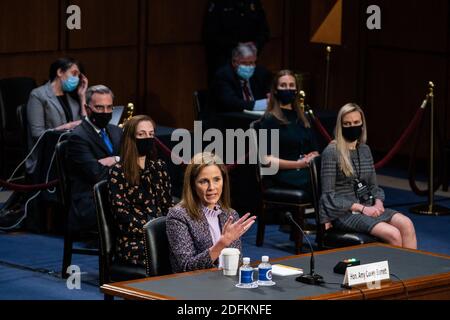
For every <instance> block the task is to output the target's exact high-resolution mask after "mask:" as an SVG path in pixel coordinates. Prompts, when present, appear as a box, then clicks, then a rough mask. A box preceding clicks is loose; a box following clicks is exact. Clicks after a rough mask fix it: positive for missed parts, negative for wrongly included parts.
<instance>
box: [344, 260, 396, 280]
mask: <svg viewBox="0 0 450 320" xmlns="http://www.w3.org/2000/svg"><path fill="white" fill-rule="evenodd" d="M389 278H390V277H389V264H388V262H387V261H382V262H375V263H369V264H363V265H359V266H354V267H348V268H347V269H346V271H345V276H344V284H346V285H349V286H354V285H358V284H364V283H374V282H378V281H382V280H389Z"/></svg>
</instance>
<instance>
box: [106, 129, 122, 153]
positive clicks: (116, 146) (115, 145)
mask: <svg viewBox="0 0 450 320" xmlns="http://www.w3.org/2000/svg"><path fill="white" fill-rule="evenodd" d="M111 127H112V125H108V126H107V127H106V132H107V133H108V136H109V138H110V139H111V143H112V144H113V153H114V154H119V149H120V137H119V139H116V136H115V135H114V130H111Z"/></svg>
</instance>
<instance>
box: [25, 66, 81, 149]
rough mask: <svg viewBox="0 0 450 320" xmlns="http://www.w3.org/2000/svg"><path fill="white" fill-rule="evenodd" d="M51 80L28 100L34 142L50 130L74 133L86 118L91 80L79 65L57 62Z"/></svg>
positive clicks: (28, 115)
mask: <svg viewBox="0 0 450 320" xmlns="http://www.w3.org/2000/svg"><path fill="white" fill-rule="evenodd" d="M49 79H50V80H49V81H48V82H47V83H46V84H44V85H43V86H40V87H38V88H36V89H34V90H33V91H32V92H31V94H30V98H29V100H28V105H27V119H28V123H29V125H30V130H31V136H32V137H33V139H34V140H36V139H37V138H39V136H40V135H41V134H42V133H43V132H44V131H45V130H47V129H56V130H64V129H73V128H74V127H76V126H77V125H79V124H80V119H81V117H82V116H85V115H86V110H85V104H86V90H87V88H88V79H87V78H86V77H85V76H84V74H83V73H82V66H81V65H80V63H79V62H78V61H76V60H74V59H72V58H60V59H58V60H56V61H55V62H53V63H52V65H51V66H50V71H49ZM74 93H76V95H75V98H74Z"/></svg>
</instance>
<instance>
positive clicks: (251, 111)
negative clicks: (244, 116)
mask: <svg viewBox="0 0 450 320" xmlns="http://www.w3.org/2000/svg"><path fill="white" fill-rule="evenodd" d="M264 112H265V111H254V110H245V109H244V113H248V114H253V115H256V116H263V115H264Z"/></svg>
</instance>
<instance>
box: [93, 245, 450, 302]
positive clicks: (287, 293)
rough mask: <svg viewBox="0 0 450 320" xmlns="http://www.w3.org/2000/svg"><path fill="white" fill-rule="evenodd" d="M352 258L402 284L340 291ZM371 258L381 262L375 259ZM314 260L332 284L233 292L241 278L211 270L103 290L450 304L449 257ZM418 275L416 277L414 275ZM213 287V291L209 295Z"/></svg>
mask: <svg viewBox="0 0 450 320" xmlns="http://www.w3.org/2000/svg"><path fill="white" fill-rule="evenodd" d="M350 257H356V258H359V259H360V260H361V264H363V263H371V262H376V261H381V260H382V259H383V258H384V257H386V258H387V259H386V260H388V261H389V268H390V272H391V273H394V274H396V275H397V276H399V275H401V276H400V278H403V280H402V281H399V280H397V279H395V277H392V276H391V280H390V281H388V282H383V283H382V284H381V287H380V288H378V289H369V288H367V287H366V286H362V287H359V289H356V288H353V289H351V290H346V289H341V288H340V287H339V285H337V284H339V283H342V279H343V275H337V274H335V273H333V270H332V265H334V264H335V262H336V263H337V261H339V260H340V259H343V258H350ZM368 257H369V258H368ZM370 257H373V259H376V260H371V258H370ZM315 259H316V272H317V273H319V274H321V275H322V276H324V278H325V280H326V281H327V282H333V284H326V285H325V286H321V287H315V286H308V285H305V284H301V283H299V282H296V281H295V276H294V277H278V278H276V277H275V276H274V280H275V281H276V282H277V285H275V286H274V287H265V288H261V287H260V288H258V289H246V290H242V289H237V288H235V287H234V284H235V283H236V282H237V277H236V278H233V277H231V278H230V277H225V276H223V275H222V271H220V270H218V269H207V270H198V271H193V272H186V273H179V274H173V275H167V276H162V277H152V278H145V279H140V280H134V281H126V282H117V283H111V284H106V285H103V286H102V287H101V290H102V291H103V292H104V293H105V294H108V295H112V296H118V297H122V298H125V299H137V300H146V299H161V300H171V299H181V300H196V299H205V300H222V299H223V300H228V299H233V300H241V299H243V297H242V296H241V295H242V292H244V291H245V292H246V293H245V294H246V295H245V296H244V299H245V298H247V297H248V298H249V299H254V300H260V299H261V300H262V299H269V298H270V299H271V300H276V299H281V300H292V299H305V300H324V299H327V300H361V299H421V300H422V299H450V256H446V255H440V254H434V253H429V252H424V251H418V250H408V249H402V248H397V247H393V246H389V245H386V244H380V243H375V244H367V245H362V246H356V247H347V248H340V249H334V250H326V251H320V252H316V253H315ZM272 263H282V264H286V265H293V266H298V267H302V268H303V269H304V270H305V271H308V265H309V254H303V255H299V256H289V257H284V258H280V259H275V260H272ZM403 264H407V265H405V266H404V268H408V269H407V270H406V269H403V270H401V269H402V265H403ZM330 266H331V267H330ZM424 268H425V269H429V270H424ZM414 274H416V275H417V276H411V275H414ZM197 280H198V281H197ZM335 284H336V285H335ZM209 285H212V286H213V288H214V290H208V288H207V286H209ZM202 286H203V287H205V286H206V287H205V288H202ZM139 287H140V288H139ZM142 287H147V289H145V288H142ZM268 290H273V291H268ZM168 292H169V293H170V292H171V293H170V294H168ZM268 293H270V294H268ZM248 295H249V296H248Z"/></svg>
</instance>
